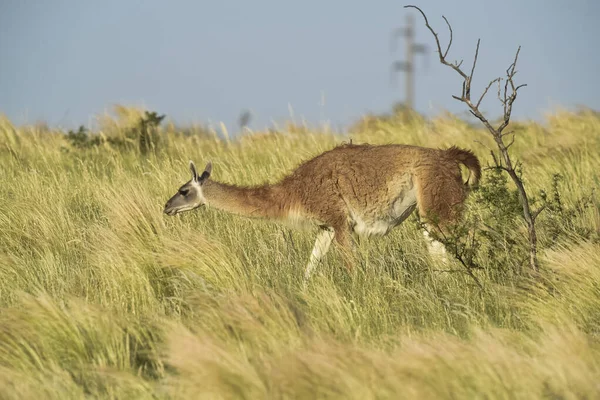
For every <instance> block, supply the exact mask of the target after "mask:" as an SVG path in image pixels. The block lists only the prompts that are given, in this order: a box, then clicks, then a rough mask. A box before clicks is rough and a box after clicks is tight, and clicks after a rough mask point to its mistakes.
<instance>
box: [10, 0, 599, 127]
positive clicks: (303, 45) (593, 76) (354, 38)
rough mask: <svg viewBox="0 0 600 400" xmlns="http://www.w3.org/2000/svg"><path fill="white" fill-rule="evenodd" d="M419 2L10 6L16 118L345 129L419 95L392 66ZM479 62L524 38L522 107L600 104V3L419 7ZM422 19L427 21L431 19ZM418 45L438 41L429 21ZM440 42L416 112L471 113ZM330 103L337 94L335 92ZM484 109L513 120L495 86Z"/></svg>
mask: <svg viewBox="0 0 600 400" xmlns="http://www.w3.org/2000/svg"><path fill="white" fill-rule="evenodd" d="M408 3H409V2H408V1H391V0H381V1H376V0H373V1H355V0H327V1H326V0H303V1H294V2H290V1H281V0H279V1H277V0H254V1H241V0H238V1H228V0H219V1H191V0H190V1H175V0H174V1H169V2H167V1H157V0H145V1H125V0H123V1H114V0H104V1H97V2H92V1H76V0H72V1H64V0H54V1H42V0H39V1H33V0H1V1H0V113H4V114H6V115H8V117H9V118H10V119H11V120H12V121H14V122H15V123H18V124H21V123H25V122H35V121H38V120H45V121H47V122H48V123H49V124H51V125H60V126H67V127H69V126H76V125H79V124H81V123H83V124H88V123H89V122H90V121H92V117H93V116H94V115H96V114H99V113H102V112H104V111H105V110H107V109H110V107H111V105H113V104H116V103H119V104H125V105H143V106H145V107H147V108H149V109H151V110H156V111H159V112H161V113H166V114H167V115H168V116H169V117H170V118H172V119H174V120H175V121H177V122H180V123H189V122H207V121H209V120H210V121H225V122H226V123H227V124H228V126H232V125H235V121H236V120H237V117H238V115H239V113H240V112H241V111H242V110H244V109H250V110H252V113H253V115H254V117H253V120H252V123H251V127H253V128H255V129H257V128H262V127H265V126H268V125H270V124H271V121H273V120H274V121H278V122H280V121H283V120H285V119H288V118H289V115H290V113H289V106H288V105H291V107H292V109H293V110H294V115H295V117H296V118H300V117H305V118H306V119H307V120H308V121H310V122H311V123H319V122H320V121H323V120H329V121H331V122H332V123H333V124H334V125H336V126H338V125H344V124H348V123H349V122H352V121H354V120H356V119H357V118H359V117H360V115H362V114H364V113H366V112H377V113H378V112H385V111H388V110H389V109H390V107H391V105H392V104H393V103H394V102H396V101H401V100H402V99H403V89H402V82H403V79H402V78H401V77H398V78H399V79H398V83H397V85H396V86H395V87H392V86H391V85H390V79H389V75H390V74H389V70H390V65H391V63H392V62H393V61H394V60H397V59H401V58H402V56H403V48H402V43H400V45H399V47H398V51H397V53H396V54H392V53H391V52H390V34H391V32H392V31H393V30H394V29H395V28H398V27H399V26H401V25H402V24H403V23H404V19H405V14H406V13H407V12H409V11H406V10H404V9H403V5H405V4H408ZM415 4H416V5H419V6H420V7H421V8H423V10H424V11H425V12H426V13H427V14H428V16H429V19H430V22H431V23H432V24H433V25H434V27H436V29H437V30H438V31H439V32H440V33H442V40H443V41H444V42H445V40H447V36H446V31H445V25H444V23H443V20H442V19H441V15H442V14H444V15H446V17H447V18H448V19H449V20H450V22H451V23H452V25H453V28H454V46H453V49H452V51H451V53H450V57H451V58H452V59H463V58H464V59H465V64H466V63H469V62H470V60H471V58H472V56H473V52H474V48H475V43H476V39H477V38H478V37H480V38H481V39H482V44H481V51H480V58H479V64H478V69H477V70H476V73H475V82H474V90H475V92H476V93H478V91H479V90H481V89H482V88H483V87H484V86H485V84H486V83H487V82H488V80H490V79H492V78H494V77H496V76H499V75H501V74H503V72H504V70H505V69H506V67H507V66H508V64H509V63H510V62H511V60H512V58H513V57H514V52H515V50H516V48H517V46H518V45H521V46H522V51H521V58H520V64H519V68H518V69H519V74H518V82H520V83H527V84H528V87H527V88H525V89H524V90H523V92H522V93H521V96H520V97H519V99H518V100H517V103H516V104H515V109H514V116H515V117H516V118H536V119H537V118H540V116H542V115H543V114H544V113H545V112H548V111H552V110H554V109H556V108H557V107H559V106H561V107H574V106H577V105H585V106H588V107H591V108H594V109H600V90H599V89H600V83H599V82H600V80H599V79H598V73H599V72H600V54H599V53H600V52H599V51H598V43H597V41H598V39H599V38H600V23H599V22H598V21H600V1H598V0H577V1H575V0H571V1H568V0H546V1H542V0H520V1H517V0H504V1H488V0H453V1H447V0H427V1H423V0H422V1H419V2H416V3H415ZM415 17H418V16H417V15H415ZM416 22H417V41H418V42H420V43H425V44H427V45H428V46H429V48H430V49H431V50H432V49H433V44H434V43H433V40H432V37H431V36H430V35H429V34H428V32H427V31H426V30H425V28H424V26H423V25H422V21H421V19H419V18H416ZM436 56H437V55H436V54H435V53H433V52H431V51H430V53H429V54H428V55H427V56H426V57H425V58H424V57H419V58H418V59H417V69H418V70H417V74H416V92H417V94H416V108H417V110H418V111H420V112H423V113H425V114H428V115H435V114H438V113H439V112H440V111H441V110H444V109H448V110H450V111H452V112H463V111H464V107H463V106H462V105H461V104H459V103H458V102H456V101H455V100H453V99H452V98H451V95H452V94H457V93H458V91H459V90H460V84H461V81H460V80H459V78H458V76H455V75H454V73H453V71H451V70H449V69H448V68H447V67H443V66H441V65H440V64H439V63H438V62H437V59H436ZM323 98H324V100H325V102H324V104H323V103H322V99H323ZM484 110H486V111H487V112H489V114H490V115H497V114H498V113H499V111H500V108H499V105H498V104H497V103H496V102H494V97H493V96H491V97H490V98H489V99H488V101H487V102H486V103H485V104H484Z"/></svg>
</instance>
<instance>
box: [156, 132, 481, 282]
mask: <svg viewBox="0 0 600 400" xmlns="http://www.w3.org/2000/svg"><path fill="white" fill-rule="evenodd" d="M460 164H463V165H464V166H465V167H467V169H468V170H469V177H468V179H467V180H466V182H463V178H462V174H461V169H460ZM211 170H212V164H211V163H210V162H209V163H208V164H207V165H206V168H205V169H204V171H203V172H202V173H201V174H198V172H197V170H196V166H195V165H194V163H193V162H192V161H190V171H191V173H192V178H191V180H190V181H188V182H187V183H185V184H184V185H183V186H181V187H180V188H179V190H178V191H177V193H176V194H175V195H174V196H173V197H171V198H170V199H169V201H168V202H167V204H166V205H165V208H164V212H165V213H166V214H167V215H176V214H178V213H181V212H185V211H191V210H194V209H196V208H198V207H200V206H203V205H207V206H209V207H214V208H217V209H220V210H223V211H225V212H229V213H235V214H239V215H242V216H247V217H259V218H267V219H271V220H278V221H282V222H289V223H292V224H294V225H297V226H314V227H318V228H319V233H318V235H317V238H316V242H315V245H314V248H313V250H312V253H311V255H310V259H309V261H308V264H307V266H306V269H305V272H304V279H305V280H308V279H309V278H310V276H311V274H312V272H313V270H314V268H315V267H316V266H317V265H318V264H319V263H320V261H321V260H322V258H323V257H324V256H325V254H326V253H327V252H328V250H329V247H330V245H331V243H332V241H333V240H334V239H335V242H336V243H337V245H338V246H340V247H341V250H342V254H350V253H351V251H352V249H353V238H352V234H356V235H359V236H370V235H385V234H387V233H388V232H389V231H390V230H391V229H392V228H394V227H395V226H397V225H399V224H400V223H402V221H404V220H405V219H406V218H407V217H408V216H409V215H410V214H412V212H413V211H414V210H415V209H417V210H418V212H419V215H420V216H421V218H423V219H425V221H430V222H431V221H433V220H435V227H436V228H437V229H439V228H440V227H443V226H447V224H449V223H452V222H453V221H456V220H457V218H458V217H459V216H460V212H461V206H462V204H463V202H464V200H465V198H466V196H467V194H468V192H469V189H470V187H473V186H476V185H477V183H478V182H479V179H480V178H481V166H480V163H479V160H478V159H477V157H475V155H474V154H473V153H472V152H471V151H469V150H463V149H460V148H457V147H450V148H449V149H432V148H425V147H418V146H409V145H398V144H389V145H368V144H360V145H359V144H343V145H341V146H338V147H335V148H334V149H332V150H329V151H326V152H324V153H322V154H320V155H318V156H316V157H314V158H312V159H310V160H308V161H305V162H304V163H302V164H300V166H298V167H297V168H296V169H295V170H294V171H293V172H291V173H290V174H289V175H287V176H286V177H285V178H283V179H282V180H280V181H279V182H278V183H275V184H264V185H260V186H252V187H244V186H236V185H231V184H226V183H222V182H217V181H215V180H213V179H212V178H211ZM425 236H426V237H427V236H428V235H427V234H426V235H425ZM428 239H429V241H430V243H429V245H430V250H431V249H432V248H435V247H436V243H434V242H433V241H432V239H430V238H428ZM437 245H438V247H439V245H440V244H439V243H437Z"/></svg>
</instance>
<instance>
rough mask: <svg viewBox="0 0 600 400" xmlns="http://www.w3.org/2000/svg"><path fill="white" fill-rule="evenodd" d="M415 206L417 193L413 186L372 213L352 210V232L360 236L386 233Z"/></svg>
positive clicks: (400, 221)
mask: <svg viewBox="0 0 600 400" xmlns="http://www.w3.org/2000/svg"><path fill="white" fill-rule="evenodd" d="M416 206H417V194H416V191H415V189H414V188H412V189H411V190H408V191H406V192H404V193H402V195H401V196H399V197H398V198H397V199H395V201H394V202H393V203H392V204H391V207H387V208H386V209H383V210H380V212H376V213H374V214H371V215H369V214H367V213H365V212H352V213H351V216H352V219H353V222H354V232H355V233H356V234H358V235H361V236H371V235H376V236H381V235H386V234H387V233H388V232H389V231H390V230H391V229H392V228H394V227H395V226H398V225H400V224H401V223H402V221H404V220H405V219H406V218H408V216H409V215H410V214H412V212H413V211H414V210H415V208H416Z"/></svg>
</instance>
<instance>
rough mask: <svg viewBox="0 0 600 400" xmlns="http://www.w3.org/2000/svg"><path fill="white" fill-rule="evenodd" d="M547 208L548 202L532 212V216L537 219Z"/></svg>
mask: <svg viewBox="0 0 600 400" xmlns="http://www.w3.org/2000/svg"><path fill="white" fill-rule="evenodd" d="M545 209H546V204H544V205H542V206H541V207H540V208H539V209H537V210H536V211H534V212H533V213H531V218H532V219H533V220H534V221H535V220H536V218H537V217H538V215H540V213H541V212H542V211H544V210H545Z"/></svg>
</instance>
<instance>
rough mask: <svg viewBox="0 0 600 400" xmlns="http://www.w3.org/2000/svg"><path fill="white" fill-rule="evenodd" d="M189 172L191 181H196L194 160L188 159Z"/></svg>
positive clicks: (196, 174)
mask: <svg viewBox="0 0 600 400" xmlns="http://www.w3.org/2000/svg"><path fill="white" fill-rule="evenodd" d="M190 172H191V173H192V181H194V182H198V171H196V166H195V165H194V162H193V161H191V160H190Z"/></svg>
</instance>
